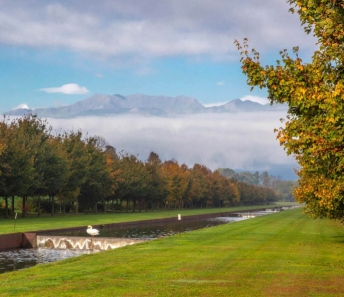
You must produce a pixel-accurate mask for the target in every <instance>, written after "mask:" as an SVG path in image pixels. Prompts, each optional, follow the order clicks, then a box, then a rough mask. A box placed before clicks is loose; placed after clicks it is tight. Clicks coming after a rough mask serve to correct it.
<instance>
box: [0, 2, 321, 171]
mask: <svg viewBox="0 0 344 297" xmlns="http://www.w3.org/2000/svg"><path fill="white" fill-rule="evenodd" d="M0 6H1V10H0V65H1V67H0V81H1V83H0V96H1V97H0V113H2V112H6V111H9V110H11V109H13V108H16V107H19V106H27V107H30V108H41V107H58V106H64V105H69V104H73V103H75V102H77V101H80V100H83V99H85V98H88V97H90V96H92V95H94V94H121V95H124V96H125V95H131V94H138V93H142V94H146V95H164V96H179V95H184V96H190V97H194V98H196V99H197V100H198V101H200V102H201V103H203V104H204V105H206V106H209V105H219V104H222V103H226V102H229V101H231V100H234V99H238V98H241V99H243V100H252V101H257V102H260V103H267V100H266V95H267V93H266V91H265V90H260V89H254V90H253V91H252V92H250V87H248V86H247V85H246V78H245V76H244V75H243V74H242V73H241V68H240V62H239V60H240V55H239V53H238V51H237V49H236V47H235V45H234V40H235V39H237V40H239V41H242V40H243V38H245V37H246V38H248V39H249V44H250V46H251V47H253V48H255V49H256V50H258V51H259V52H260V53H261V60H262V63H263V64H271V63H274V61H275V60H276V59H278V58H279V55H278V53H279V51H280V50H283V49H285V48H286V49H289V50H290V51H291V50H292V47H294V46H299V47H300V56H301V58H304V59H306V60H307V59H309V57H311V53H312V52H313V50H314V48H315V40H314V39H313V37H312V36H307V35H306V34H305V33H304V31H303V28H302V27H301V25H300V21H299V18H298V16H297V15H293V14H291V13H289V12H288V10H289V8H290V7H289V4H287V3H286V1H285V0H245V1H242V0H231V1H228V0H212V1H210V0H197V1H195V0H161V1H156V0H98V1H94V0H83V1H80V0H78V1H77V0H68V1H67V0H59V1H51V0H25V1H18V0H0ZM276 116H277V115H276ZM268 117H271V121H270V118H269V120H267V122H268V123H269V124H268V125H262V127H263V128H264V129H263V128H262V129H263V130H264V132H261V131H260V132H259V133H263V134H261V135H260V136H259V135H257V133H258V132H257V130H255V129H254V127H255V126H257V125H258V126H259V125H260V124H259V123H260V122H259V121H258V120H261V121H263V122H264V121H265V120H266V118H265V119H264V118H259V119H257V118H255V119H251V118H250V117H246V116H245V117H243V118H238V117H236V116H232V117H231V119H230V120H229V119H227V120H226V119H224V118H221V119H220V120H219V119H218V118H217V119H210V118H204V119H203V118H198V121H199V122H200V123H201V126H197V125H196V126H193V125H191V126H190V122H193V121H195V119H197V117H196V118H194V117H193V118H190V119H186V118H178V119H174V120H173V119H169V121H167V119H165V120H166V121H167V122H161V119H155V120H153V119H152V120H151V121H150V120H148V119H146V121H143V120H140V121H138V122H139V123H141V124H140V125H143V126H145V125H146V130H145V131H146V132H145V133H143V131H142V129H141V126H140V127H137V129H136V130H132V129H131V130H130V129H129V130H126V131H127V132H128V133H129V134H128V133H127V134H126V135H127V138H126V139H124V138H125V137H122V136H123V135H122V134H120V132H118V129H117V130H116V129H115V130H112V131H106V130H104V129H102V130H101V131H98V134H104V135H107V136H108V137H109V138H111V139H113V143H112V144H113V145H114V146H116V147H118V148H119V149H127V150H131V151H132V153H135V150H136V153H139V154H143V155H144V154H146V153H147V151H148V150H149V149H148V143H147V141H146V140H144V139H141V138H140V137H136V138H135V137H134V136H137V135H138V134H137V133H138V132H139V131H140V133H143V134H141V135H146V138H145V139H147V138H151V137H152V136H151V135H152V134H151V132H152V131H153V130H154V129H162V128H161V127H160V128H159V127H158V126H156V125H162V124H164V125H165V127H166V129H165V130H164V132H163V131H160V130H159V131H157V134H159V136H160V140H161V139H164V140H165V141H164V142H161V141H160V142H161V143H160V142H158V140H157V139H154V140H151V143H152V144H153V143H154V144H155V145H156V146H157V147H159V149H160V150H161V152H160V154H165V155H166V157H174V158H177V159H178V158H180V161H181V162H185V163H190V164H191V163H192V162H193V161H195V162H198V161H200V162H202V161H203V164H205V163H206V162H209V164H210V163H211V165H209V166H210V167H214V166H217V165H219V166H220V165H221V164H222V166H220V167H224V166H225V164H226V166H227V165H228V166H229V167H232V168H239V167H240V168H242V169H245V168H246V169H255V168H263V167H264V166H263V165H262V164H261V163H262V162H263V163H264V161H266V162H267V164H270V165H271V166H275V165H276V164H279V163H278V162H277V161H276V158H275V161H272V159H274V158H272V159H271V158H269V157H268V156H267V154H263V155H264V156H265V157H264V158H265V159H264V158H263V157H262V158H261V160H259V161H257V159H256V161H254V160H253V159H252V160H251V159H250V158H252V156H254V155H255V153H254V152H253V151H252V148H254V147H255V148H256V149H257V150H258V149H259V150H265V151H266V152H270V148H273V149H275V150H277V151H278V154H281V155H278V156H279V157H278V158H281V159H280V160H283V162H284V163H288V164H289V165H290V164H295V162H294V161H293V160H292V159H290V158H289V159H285V153H284V152H283V149H282V148H280V147H279V146H278V143H277V142H276V141H275V140H274V144H271V147H269V149H266V148H263V147H261V146H259V145H258V140H259V139H260V140H262V139H264V141H265V138H264V137H265V136H266V137H267V135H268V134H266V133H270V134H271V135H272V138H273V139H274V138H275V135H274V134H273V132H272V131H273V128H274V127H276V125H278V124H273V123H275V120H276V119H279V118H280V117H275V116H272V114H271V113H270V114H269V116H268ZM119 119H121V122H116V123H113V122H111V125H113V126H114V125H117V126H121V127H123V124H122V123H126V124H127V125H128V118H122V117H120V118H118V119H117V120H119ZM243 119H245V122H244V121H243ZM218 121H220V122H218ZM228 121H229V122H228ZM53 122H54V123H55V125H56V126H59V127H64V126H65V125H66V124H67V125H68V121H67V122H66V123H62V122H56V121H53ZM143 122H144V123H143ZM213 122H216V123H225V124H227V125H230V126H233V127H239V126H240V125H239V124H241V127H245V128H246V130H248V131H250V133H251V134H250V135H248V134H247V133H248V132H247V133H246V132H245V133H246V134H247V135H246V134H245V133H244V132H243V133H241V136H242V137H243V135H245V139H243V138H242V139H236V142H238V141H239V142H240V143H242V144H244V143H245V144H246V145H247V147H248V148H251V151H250V152H248V151H249V149H247V152H245V150H246V149H243V146H242V145H241V146H238V148H239V147H240V148H241V150H239V151H241V153H244V152H245V154H246V157H245V158H244V157H243V158H237V161H239V160H241V162H240V163H235V164H232V165H231V164H229V163H230V162H234V161H231V160H230V159H228V158H227V159H226V158H223V156H222V155H221V154H226V151H225V150H217V149H216V148H215V147H216V146H215V145H213V146H211V145H210V144H209V145H207V146H206V147H207V149H208V150H209V152H208V154H207V156H205V155H206V153H205V150H203V149H201V148H200V145H199V146H198V151H196V152H194V153H193V154H192V152H191V151H190V152H189V154H184V153H183V152H181V151H180V150H177V149H176V145H177V144H175V145H172V143H171V145H170V146H168V145H167V143H170V141H169V140H168V139H173V135H178V133H177V134H173V133H176V132H173V131H174V130H173V128H171V127H174V126H175V125H177V126H178V125H179V127H183V129H184V130H183V131H184V134H185V135H189V134H188V133H189V132H190V133H191V131H194V132H195V133H196V135H198V138H199V139H203V141H210V142H211V141H212V140H211V139H212V138H211V137H212V136H211V135H210V134H209V135H208V134H207V131H208V132H210V133H215V130H216V129H215V126H214V125H213V124H212V123H213ZM154 123H155V124H156V125H155V124H154ZM106 124H109V125H110V123H106ZM85 125H86V124H84V121H82V120H79V121H77V122H75V123H74V126H73V127H75V128H83V129H90V130H92V126H87V125H86V126H85ZM129 126H130V125H129ZM132 126H134V127H135V125H132ZM93 127H94V125H93ZM99 127H102V128H104V126H98V129H100V128H99ZM227 128H228V129H229V130H228V131H227V133H234V132H233V130H231V129H232V127H227ZM171 129H172V130H171ZM188 129H189V130H188ZM116 131H117V132H116ZM185 131H188V132H185ZM220 131H221V132H219V135H218V136H216V141H214V144H216V145H217V146H218V147H219V146H220V144H221V143H220V139H223V138H224V137H225V134H226V133H225V132H224V130H223V129H222V130H220ZM236 131H241V130H240V129H239V128H237V130H236ZM158 132H159V133H158ZM111 133H112V134H111ZM116 133H117V134H116ZM197 133H198V134H197ZM184 134H183V135H184ZM270 134H269V135H270ZM111 135H112V136H111ZM116 135H117V138H116V137H115V136H116ZM164 135H168V136H169V137H167V136H166V137H165V136H164ZM180 135H182V134H180ZM239 136H240V135H239ZM239 136H237V137H239ZM121 137H122V138H121ZM190 137H191V136H190V135H189V139H190ZM194 137H196V136H194ZM115 138H116V139H117V140H115ZM191 138H192V137H191ZM250 138H251V139H254V141H253V143H255V144H256V145H255V146H252V143H250V142H249V139H250ZM118 139H121V141H119V140H118ZM135 139H136V140H137V139H140V141H135ZM186 139H187V138H185V139H184V136H180V141H179V142H178V145H180V147H184V151H188V148H187V143H186ZM229 139H232V138H231V137H229ZM116 141H117V142H116ZM195 142H196V143H197V141H196V140H195ZM267 143H270V142H269V141H267ZM139 144H140V145H141V146H139ZM121 146H122V147H121ZM146 146H147V147H146ZM164 146H165V147H164ZM276 146H277V147H276ZM191 147H192V148H194V149H196V147H195V146H194V145H190V148H191ZM224 147H226V150H232V151H230V152H228V153H232V152H234V151H237V149H236V148H234V147H233V146H227V145H224ZM151 149H152V150H154V148H151ZM167 149H168V150H169V152H166V150H167ZM164 150H165V151H164ZM260 153H263V152H259V154H260ZM271 153H272V151H271ZM282 155H283V156H284V157H281V156H282ZM275 157H276V155H275ZM216 160H220V161H216ZM221 160H222V161H221ZM250 160H251V161H250ZM286 160H288V161H286ZM283 162H282V163H283ZM258 163H259V164H260V165H259V164H258ZM280 163H281V162H280ZM230 165H231V166H230ZM290 166H291V165H290ZM293 166H294V165H293ZM265 167H266V166H265Z"/></svg>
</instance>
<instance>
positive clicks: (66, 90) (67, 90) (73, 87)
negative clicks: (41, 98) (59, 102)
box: [40, 84, 89, 95]
mask: <svg viewBox="0 0 344 297" xmlns="http://www.w3.org/2000/svg"><path fill="white" fill-rule="evenodd" d="M40 91H43V92H46V93H62V94H73V95H75V94H87V93H89V90H87V89H86V87H81V86H79V85H78V84H66V85H63V86H61V87H53V88H44V89H40Z"/></svg>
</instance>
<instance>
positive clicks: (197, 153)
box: [48, 112, 296, 179]
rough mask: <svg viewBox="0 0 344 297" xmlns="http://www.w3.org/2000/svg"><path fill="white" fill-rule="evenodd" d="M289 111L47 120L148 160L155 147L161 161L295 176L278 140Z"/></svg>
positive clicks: (292, 165) (292, 177) (286, 176)
mask: <svg viewBox="0 0 344 297" xmlns="http://www.w3.org/2000/svg"><path fill="white" fill-rule="evenodd" d="M283 117H285V113H284V112H257V113H238V114H232V113H224V114H197V115H186V116H178V117H170V118H162V117H147V116H141V115H120V116H115V117H80V118H75V119H48V122H49V123H50V124H51V125H52V126H53V128H54V130H57V129H62V130H65V131H69V130H71V129H73V130H78V129H80V130H81V131H82V132H83V133H84V134H86V133H88V134H89V135H98V136H102V137H104V138H105V140H106V142H107V143H108V144H110V145H112V146H113V147H115V148H116V149H117V152H120V151H121V150H124V151H127V152H128V153H131V154H135V155H139V157H140V158H141V159H142V160H145V159H147V157H148V155H149V153H150V152H151V151H154V152H156V153H157V154H159V156H160V158H161V159H162V160H170V159H175V160H177V161H178V162H179V163H185V164H187V165H188V166H193V165H194V164H195V163H201V164H204V165H206V166H207V167H209V168H210V169H212V170H214V169H216V168H218V167H228V168H232V169H235V170H240V171H243V170H244V171H255V170H258V171H264V170H266V171H268V172H269V173H270V174H272V175H276V176H281V177H282V178H285V179H296V176H295V174H294V171H293V168H295V167H296V162H295V160H294V159H293V158H292V157H288V156H287V155H286V153H285V152H284V150H283V148H282V147H280V145H279V142H278V141H277V140H276V134H275V133H274V132H273V130H274V128H278V127H280V126H281V123H280V121H279V119H280V118H283Z"/></svg>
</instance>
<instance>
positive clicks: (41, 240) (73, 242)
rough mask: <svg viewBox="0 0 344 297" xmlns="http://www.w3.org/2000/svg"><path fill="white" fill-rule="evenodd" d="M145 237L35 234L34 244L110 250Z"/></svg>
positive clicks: (55, 247) (57, 247)
mask: <svg viewBox="0 0 344 297" xmlns="http://www.w3.org/2000/svg"><path fill="white" fill-rule="evenodd" d="M144 241H147V239H135V238H108V237H93V238H92V237H77V236H49V235H37V236H36V246H37V247H43V248H53V249H79V250H98V251H105V250H112V249H115V248H119V247H123V246H126V245H132V244H135V243H139V242H144Z"/></svg>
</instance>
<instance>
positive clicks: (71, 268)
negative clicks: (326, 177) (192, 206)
mask: <svg viewBox="0 0 344 297" xmlns="http://www.w3.org/2000/svg"><path fill="white" fill-rule="evenodd" d="M301 212H302V211H301V209H294V210H290V211H284V212H280V213H277V214H272V215H269V216H265V217H259V218H255V219H251V220H246V221H241V222H237V223H232V224H227V225H221V226H217V227H212V228H207V229H202V230H198V231H193V232H189V233H184V234H182V235H181V236H179V235H175V236H171V237H166V238H162V239H158V240H154V241H150V242H147V243H141V244H137V245H133V246H127V247H124V248H120V249H116V250H112V251H108V252H102V253H98V254H92V255H84V256H81V257H77V258H73V259H68V260H65V261H61V262H56V263H52V264H46V265H39V266H36V267H34V268H30V269H27V270H22V271H18V272H12V273H6V274H2V275H0V283H1V286H0V296H150V297H152V296H159V297H161V296H162V297H164V296H166V297H168V296H209V297H212V296H344V277H343V276H344V228H343V226H342V225H341V224H340V223H339V222H336V221H330V220H313V219H310V218H308V217H307V216H305V215H303V214H302V213H301Z"/></svg>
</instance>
